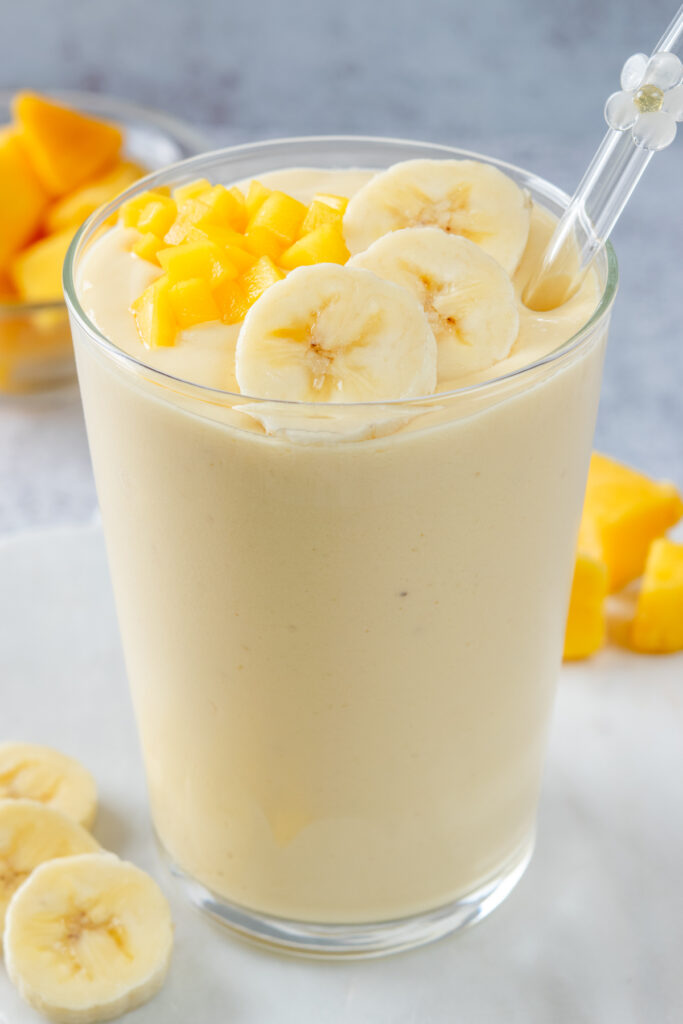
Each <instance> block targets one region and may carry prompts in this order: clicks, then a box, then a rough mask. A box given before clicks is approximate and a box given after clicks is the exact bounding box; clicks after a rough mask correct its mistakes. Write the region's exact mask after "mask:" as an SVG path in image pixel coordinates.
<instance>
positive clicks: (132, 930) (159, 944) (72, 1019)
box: [5, 853, 173, 1024]
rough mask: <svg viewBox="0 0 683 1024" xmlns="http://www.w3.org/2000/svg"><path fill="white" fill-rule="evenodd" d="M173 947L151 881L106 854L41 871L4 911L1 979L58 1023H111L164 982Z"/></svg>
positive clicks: (166, 914) (162, 901)
mask: <svg viewBox="0 0 683 1024" xmlns="http://www.w3.org/2000/svg"><path fill="white" fill-rule="evenodd" d="M172 946H173V923H172V921H171V913H170V910H169V907H168V903H167V901H166V898H165V897H164V895H163V893H162V892H161V890H160V889H159V887H158V886H157V884H156V882H154V880H153V879H152V878H150V876H149V875H147V874H145V872H144V871H141V870H140V869H139V868H136V867H135V866H134V865H133V864H128V863H127V862H125V861H122V860H119V859H118V857H115V856H114V855H113V854H109V853H98V854H82V855H81V856H75V857H66V858H64V859H62V860H55V861H50V862H49V863H47V864H43V865H42V866H41V867H39V868H37V870H36V871H34V872H33V874H32V875H31V877H30V878H29V879H28V880H27V881H26V882H24V884H23V885H22V886H21V888H20V889H19V890H18V891H17V892H16V893H15V895H14V897H13V899H12V902H11V903H10V906H9V909H8V911H7V923H6V928H5V964H6V967H7V973H8V975H9V977H10V980H11V981H12V982H13V983H14V985H15V986H16V988H17V989H18V990H19V992H20V994H21V996H22V997H23V998H24V999H25V1000H26V1002H27V1003H29V1004H30V1005H31V1006H33V1007H34V1009H36V1010H38V1011H39V1012H40V1013H42V1014H44V1015H45V1016H46V1017H49V1018H50V1019H51V1020H54V1021H60V1022H63V1024H90V1022H93V1021H101V1020H111V1019H112V1018H113V1017H118V1016H120V1015H121V1014H122V1013H126V1012H127V1011H128V1010H132V1009H133V1008H134V1007H136V1006H140V1005H141V1004H142V1003H145V1002H147V1000H148V999H151V998H152V996H154V995H155V994H156V993H157V992H158V991H159V989H160V988H161V986H162V984H163V981H164V978H165V976H166V972H167V970H168V965H169V961H170V958H171V949H172Z"/></svg>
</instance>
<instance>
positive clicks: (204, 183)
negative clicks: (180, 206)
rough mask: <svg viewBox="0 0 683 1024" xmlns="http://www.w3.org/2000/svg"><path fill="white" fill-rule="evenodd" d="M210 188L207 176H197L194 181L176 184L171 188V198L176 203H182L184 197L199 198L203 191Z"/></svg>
mask: <svg viewBox="0 0 683 1024" xmlns="http://www.w3.org/2000/svg"><path fill="white" fill-rule="evenodd" d="M210 188H211V182H210V181H209V179H208V178H197V180H196V181H191V182H189V183H188V184H187V185H178V187H177V188H174V189H173V198H174V199H175V201H176V203H184V202H185V200H186V199H199V197H200V196H201V195H202V193H204V192H208V191H209V189H210Z"/></svg>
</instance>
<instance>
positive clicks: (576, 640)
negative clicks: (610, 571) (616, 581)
mask: <svg viewBox="0 0 683 1024" xmlns="http://www.w3.org/2000/svg"><path fill="white" fill-rule="evenodd" d="M606 597H607V566H606V565H604V563H603V562H599V561H596V559H594V558H591V556H590V555H586V554H583V553H582V552H579V553H578V555H577V556H576V564H575V566H574V579H573V581H572V591H571V597H570V600H569V614H568V616H567V628H566V632H565V637H564V658H565V660H566V661H573V660H576V659H579V658H587V657H589V655H591V654H594V653H595V652H596V651H599V650H600V648H601V647H602V645H603V644H604V642H605V598H606Z"/></svg>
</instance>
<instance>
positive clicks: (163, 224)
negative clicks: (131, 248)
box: [137, 196, 177, 237]
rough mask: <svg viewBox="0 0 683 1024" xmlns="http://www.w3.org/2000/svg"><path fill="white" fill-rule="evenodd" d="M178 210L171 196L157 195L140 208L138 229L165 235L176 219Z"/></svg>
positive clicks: (161, 235)
mask: <svg viewBox="0 0 683 1024" xmlns="http://www.w3.org/2000/svg"><path fill="white" fill-rule="evenodd" d="M176 212H177V208H176V204H175V203H174V201H173V200H172V199H171V198H170V197H169V196H157V198H156V199H152V200H151V201H150V202H149V203H147V205H146V206H145V207H143V209H142V210H140V213H139V215H138V222H137V229H138V231H142V232H143V233H144V232H147V231H151V232H152V234H154V235H159V236H160V237H163V236H164V235H165V234H166V232H167V231H168V230H169V229H170V227H171V225H172V224H173V222H174V221H175V218H176Z"/></svg>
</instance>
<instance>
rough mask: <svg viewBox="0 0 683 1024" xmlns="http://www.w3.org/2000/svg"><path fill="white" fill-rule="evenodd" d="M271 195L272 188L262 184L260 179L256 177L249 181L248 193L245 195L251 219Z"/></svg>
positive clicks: (248, 217) (248, 215)
mask: <svg viewBox="0 0 683 1024" xmlns="http://www.w3.org/2000/svg"><path fill="white" fill-rule="evenodd" d="M269 195H270V189H269V188H266V186H265V185H262V184H261V182H260V181H257V180H256V178H254V180H253V181H251V182H250V183H249V188H248V189H247V194H246V196H245V204H246V207H247V219H248V221H251V219H252V217H253V216H254V215H255V214H256V211H257V210H258V209H259V207H260V206H261V205H262V204H263V203H264V202H265V200H266V199H267V198H268V196H269Z"/></svg>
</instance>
